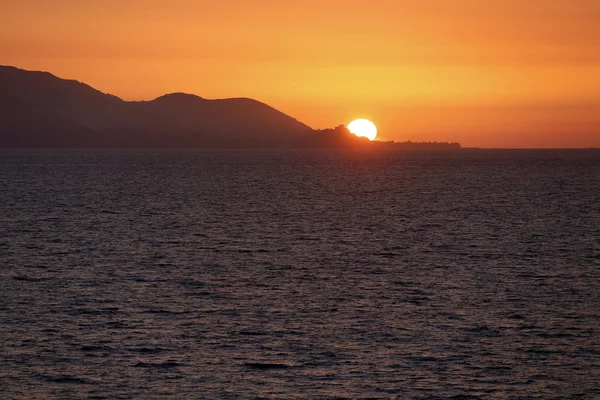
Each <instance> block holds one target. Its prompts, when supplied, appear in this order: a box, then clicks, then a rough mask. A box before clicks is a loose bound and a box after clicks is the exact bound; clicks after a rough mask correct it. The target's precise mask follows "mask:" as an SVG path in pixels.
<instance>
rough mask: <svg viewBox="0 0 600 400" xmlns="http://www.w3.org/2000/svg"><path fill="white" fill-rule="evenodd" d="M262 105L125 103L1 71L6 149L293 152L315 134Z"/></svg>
mask: <svg viewBox="0 0 600 400" xmlns="http://www.w3.org/2000/svg"><path fill="white" fill-rule="evenodd" d="M314 132H315V131H314V130H313V129H311V128H310V127H308V126H307V125H305V124H303V123H301V122H299V121H297V120H296V119H294V118H292V117H290V116H288V115H286V114H284V113H282V112H280V111H278V110H276V109H274V108H272V107H270V106H268V105H266V104H264V103H261V102H259V101H256V100H252V99H247V98H234V99H222V100H207V99H203V98H201V97H198V96H194V95H189V94H184V93H173V94H168V95H165V96H161V97H159V98H157V99H154V100H152V101H139V102H136V101H124V100H122V99H120V98H118V97H116V96H113V95H110V94H106V93H102V92H100V91H98V90H96V89H94V88H92V87H91V86H88V85H86V84H84V83H81V82H78V81H74V80H65V79H61V78H58V77H56V76H54V75H52V74H50V73H48V72H34V71H25V70H22V69H18V68H15V67H9V66H0V147H158V148H163V147H212V148H257V147H261V148H269V147H288V146H291V145H293V144H294V143H297V142H298V141H301V140H303V139H304V138H306V137H308V136H310V135H311V134H314Z"/></svg>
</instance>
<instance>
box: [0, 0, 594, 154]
mask: <svg viewBox="0 0 600 400" xmlns="http://www.w3.org/2000/svg"><path fill="white" fill-rule="evenodd" d="M2 3H3V4H2V14H1V16H0V20H1V23H0V64H4V65H14V66H17V67H20V68H24V69H33V70H45V71H49V72H52V73H54V74H55V75H58V76H60V77H64V78H73V79H77V80H80V81H84V82H86V83H88V84H90V85H92V86H94V87H96V88H97V89H99V90H102V91H103V92H109V93H112V94H115V95H118V96H120V97H122V98H124V99H126V100H141V99H152V98H155V97H157V96H160V95H162V94H165V93H169V92H176V91H182V92H188V93H194V94H197V95H200V96H202V97H206V98H223V97H251V98H255V99H257V100H260V101H263V102H265V103H268V104H269V105H271V106H273V107H275V108H278V109H280V110H282V111H283V112H285V113H287V114H289V115H292V116H293V117H295V118H297V119H299V120H301V121H303V122H305V123H306V124H308V125H310V126H312V127H313V128H326V127H333V126H336V125H339V124H341V123H344V124H346V123H348V122H350V121H351V120H353V119H355V118H368V119H371V120H372V121H373V122H375V123H376V124H377V126H378V128H379V132H380V138H381V139H390V140H397V141H404V140H413V141H421V140H437V141H460V142H461V143H462V144H463V145H464V146H480V147H589V146H594V147H600V28H599V24H600V0H502V1H483V0H452V1H451V0H427V1H423V0H371V1H357V0H318V1H317V0H303V1H286V0H279V1H275V0H271V1H267V0H255V1H249V0H219V1H216V0H214V1H204V0H170V1H164V0H160V1H158V0H119V1H116V0H103V1H97V2H91V1H90V2H88V1H81V0H77V1H75V0H55V1H46V0H29V1H22V2H17V1H2Z"/></svg>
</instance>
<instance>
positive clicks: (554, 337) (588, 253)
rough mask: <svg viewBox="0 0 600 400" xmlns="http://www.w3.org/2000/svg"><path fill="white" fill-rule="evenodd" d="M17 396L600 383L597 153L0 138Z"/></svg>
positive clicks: (5, 343)
mask: <svg viewBox="0 0 600 400" xmlns="http://www.w3.org/2000/svg"><path fill="white" fill-rule="evenodd" d="M0 398H2V399H51V398H61V399H84V398H85V399H92V398H93V399H165V398H172V399H196V398H225V399H235V398H399V399H455V400H458V399H465V400H466V399H598V398H600V152H598V151H592V150H589V151H585V150H580V151H463V152H457V153H446V154H432V153H429V154H427V153H369V152H363V153H359V152H342V151H340V152H319V151H314V152H313V151H298V152H293V151H290V152H276V151H265V152H257V151H213V152H210V151H187V152H186V151H180V152H176V151H137V152H135V151H83V150H79V151H18V150H2V151H0Z"/></svg>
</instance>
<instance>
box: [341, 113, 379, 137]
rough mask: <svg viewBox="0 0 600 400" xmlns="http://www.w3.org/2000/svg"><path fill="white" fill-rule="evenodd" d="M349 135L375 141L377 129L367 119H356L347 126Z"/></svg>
mask: <svg viewBox="0 0 600 400" xmlns="http://www.w3.org/2000/svg"><path fill="white" fill-rule="evenodd" d="M348 130H349V131H350V133H353V134H355V135H356V136H362V137H366V138H367V139H369V140H375V138H376V137H377V127H376V126H375V124H374V123H372V122H371V121H369V120H368V119H362V118H361V119H356V120H354V121H352V122H350V123H349V124H348Z"/></svg>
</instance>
